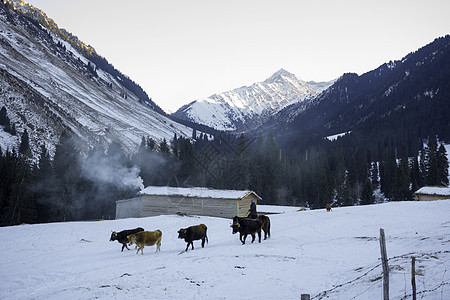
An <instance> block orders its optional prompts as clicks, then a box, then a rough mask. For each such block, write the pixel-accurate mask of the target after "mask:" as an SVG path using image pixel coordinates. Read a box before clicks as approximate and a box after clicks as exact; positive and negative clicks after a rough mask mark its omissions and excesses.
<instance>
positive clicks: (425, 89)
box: [258, 35, 450, 143]
mask: <svg viewBox="0 0 450 300" xmlns="http://www.w3.org/2000/svg"><path fill="white" fill-rule="evenodd" d="M449 78H450V36H449V35H446V36H444V37H440V38H437V39H435V40H434V41H433V42H431V43H429V44H428V45H425V46H424V47H422V48H420V49H418V50H417V51H414V52H412V53H410V54H408V55H406V56H405V57H404V58H403V59H401V60H398V61H391V62H389V63H385V64H383V65H381V66H379V67H378V68H376V69H374V70H372V71H369V72H367V73H364V74H362V75H357V74H353V73H347V74H344V75H343V76H341V77H340V78H339V79H338V80H336V82H335V83H334V84H333V85H332V86H331V87H329V88H328V89H327V90H325V91H324V92H323V93H321V94H318V95H317V96H315V97H314V98H313V99H312V98H310V99H309V100H308V101H302V102H294V103H292V105H289V106H286V107H285V108H284V109H283V110H280V111H279V112H277V114H275V115H273V116H272V117H271V119H270V120H269V122H267V123H266V124H264V126H263V127H261V128H259V129H258V130H260V131H267V132H276V133H278V137H280V136H281V135H283V137H282V138H283V139H284V138H286V140H289V141H291V142H293V143H296V141H297V140H298V139H299V138H307V137H309V136H314V135H315V136H330V135H334V134H339V133H342V132H349V131H351V132H353V133H354V134H358V135H360V136H366V137H371V138H372V139H375V138H380V139H383V138H385V136H386V135H387V134H388V135H392V136H401V137H403V138H405V137H408V138H413V137H418V136H419V137H421V138H426V137H427V136H431V135H437V136H439V137H440V138H441V139H443V140H448V139H449V138H450V134H449V133H450V130H449V128H450V127H449V125H448V124H449V122H450V118H449V116H450V113H449V112H450V105H449V104H450V102H449V94H450V84H449V83H450V81H449Z"/></svg>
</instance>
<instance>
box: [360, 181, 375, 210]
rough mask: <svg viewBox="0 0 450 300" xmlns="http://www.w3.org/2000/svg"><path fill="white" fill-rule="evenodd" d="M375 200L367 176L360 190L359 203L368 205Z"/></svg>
mask: <svg viewBox="0 0 450 300" xmlns="http://www.w3.org/2000/svg"><path fill="white" fill-rule="evenodd" d="M374 202H375V195H374V194H373V186H372V182H371V181H370V179H369V178H368V177H367V178H366V180H365V181H364V185H363V188H362V192H361V204H362V205H368V204H373V203H374Z"/></svg>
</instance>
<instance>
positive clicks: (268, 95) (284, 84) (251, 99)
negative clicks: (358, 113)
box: [173, 69, 333, 130]
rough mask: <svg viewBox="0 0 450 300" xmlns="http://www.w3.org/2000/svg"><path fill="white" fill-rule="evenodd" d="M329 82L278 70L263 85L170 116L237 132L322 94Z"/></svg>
mask: <svg viewBox="0 0 450 300" xmlns="http://www.w3.org/2000/svg"><path fill="white" fill-rule="evenodd" d="M332 83H333V81H330V82H321V83H316V82H305V81H303V80H301V79H299V78H298V77H297V76H295V75H294V74H292V73H289V72H288V71H286V70H284V69H280V70H279V71H277V72H276V73H275V74H273V75H272V76H270V77H269V78H267V79H266V80H265V81H263V82H258V83H254V84H252V85H251V86H243V87H240V88H237V89H234V90H232V91H227V92H223V93H220V94H215V95H212V96H210V97H208V98H203V99H198V100H195V101H193V102H191V103H189V104H187V105H185V106H183V107H181V108H180V109H179V110H177V111H176V112H175V113H174V114H173V115H174V116H175V117H177V118H180V119H184V120H189V121H192V122H196V123H200V124H204V125H207V126H210V127H213V128H215V129H218V130H236V129H238V128H240V127H242V125H244V124H245V123H246V122H248V121H249V120H252V119H254V118H255V117H261V118H265V117H267V116H269V115H271V114H273V113H275V112H276V111H277V110H278V109H280V108H282V107H284V106H285V105H287V104H289V103H291V102H292V101H299V100H302V99H304V98H305V97H308V96H310V95H315V94H317V93H319V92H321V91H323V90H324V89H326V88H328V87H329V86H330V85H331V84H332Z"/></svg>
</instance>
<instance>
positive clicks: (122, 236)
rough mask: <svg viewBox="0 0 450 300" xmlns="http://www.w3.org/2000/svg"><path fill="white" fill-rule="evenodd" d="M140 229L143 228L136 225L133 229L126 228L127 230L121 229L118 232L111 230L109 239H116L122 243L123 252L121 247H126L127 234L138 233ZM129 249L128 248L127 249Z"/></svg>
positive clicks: (142, 229)
mask: <svg viewBox="0 0 450 300" xmlns="http://www.w3.org/2000/svg"><path fill="white" fill-rule="evenodd" d="M140 231H144V228H141V227H138V228H135V229H128V230H122V231H120V232H115V231H113V232H112V233H111V238H110V239H109V240H110V241H118V242H119V243H121V244H122V252H123V248H127V249H128V247H127V243H128V238H127V236H129V235H130V234H135V233H138V232H140ZM128 250H130V249H128Z"/></svg>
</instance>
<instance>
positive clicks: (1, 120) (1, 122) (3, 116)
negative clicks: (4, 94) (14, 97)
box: [0, 106, 9, 126]
mask: <svg viewBox="0 0 450 300" xmlns="http://www.w3.org/2000/svg"><path fill="white" fill-rule="evenodd" d="M7 123H9V118H8V113H7V111H6V107H4V106H2V108H1V109H0V126H5V125H6V124H7Z"/></svg>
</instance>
